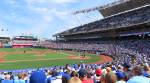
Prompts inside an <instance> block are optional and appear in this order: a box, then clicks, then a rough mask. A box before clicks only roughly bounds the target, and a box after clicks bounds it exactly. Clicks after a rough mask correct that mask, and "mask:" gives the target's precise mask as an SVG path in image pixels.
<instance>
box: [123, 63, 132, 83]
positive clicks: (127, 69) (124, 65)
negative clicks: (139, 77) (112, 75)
mask: <svg viewBox="0 0 150 83" xmlns="http://www.w3.org/2000/svg"><path fill="white" fill-rule="evenodd" d="M129 68H130V65H129V64H127V63H124V64H123V71H124V73H125V81H128V80H129V78H130V77H131V76H132V75H131V71H130V69H129Z"/></svg>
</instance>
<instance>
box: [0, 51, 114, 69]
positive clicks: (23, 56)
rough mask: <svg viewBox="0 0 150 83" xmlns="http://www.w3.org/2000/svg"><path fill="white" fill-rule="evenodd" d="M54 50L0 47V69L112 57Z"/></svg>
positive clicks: (107, 59) (71, 62)
mask: <svg viewBox="0 0 150 83" xmlns="http://www.w3.org/2000/svg"><path fill="white" fill-rule="evenodd" d="M85 55H86V56H85V57H82V56H81V53H79V52H70V51H60V50H59V51H58V50H57V51H56V50H50V49H40V48H0V70H12V69H26V68H39V67H50V66H62V65H65V64H74V63H81V62H84V63H88V64H92V63H104V62H109V61H111V60H112V59H111V58H109V57H106V56H103V55H100V56H96V55H94V54H85Z"/></svg>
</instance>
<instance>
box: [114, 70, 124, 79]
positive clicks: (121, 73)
mask: <svg viewBox="0 0 150 83" xmlns="http://www.w3.org/2000/svg"><path fill="white" fill-rule="evenodd" d="M116 76H117V77H118V79H123V78H125V74H124V73H123V72H121V71H118V72H117V73H116Z"/></svg>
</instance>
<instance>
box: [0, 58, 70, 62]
mask: <svg viewBox="0 0 150 83" xmlns="http://www.w3.org/2000/svg"><path fill="white" fill-rule="evenodd" d="M63 59H68V58H51V59H36V60H13V61H3V62H1V63H7V62H32V61H44V60H63Z"/></svg>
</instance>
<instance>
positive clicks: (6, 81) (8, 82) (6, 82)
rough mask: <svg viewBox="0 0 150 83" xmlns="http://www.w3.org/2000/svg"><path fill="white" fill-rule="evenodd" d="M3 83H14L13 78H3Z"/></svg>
mask: <svg viewBox="0 0 150 83" xmlns="http://www.w3.org/2000/svg"><path fill="white" fill-rule="evenodd" d="M2 83H14V81H13V80H2Z"/></svg>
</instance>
